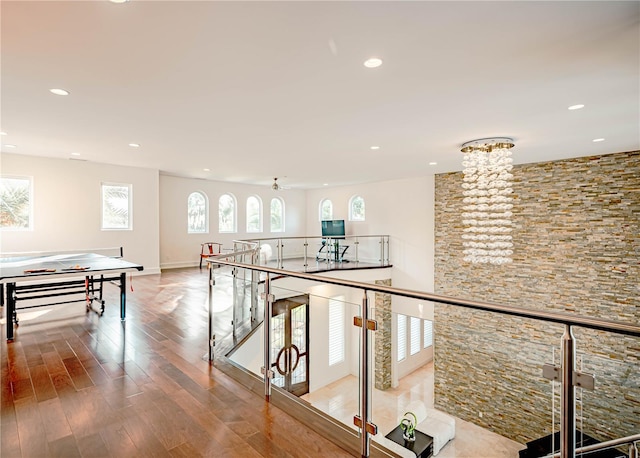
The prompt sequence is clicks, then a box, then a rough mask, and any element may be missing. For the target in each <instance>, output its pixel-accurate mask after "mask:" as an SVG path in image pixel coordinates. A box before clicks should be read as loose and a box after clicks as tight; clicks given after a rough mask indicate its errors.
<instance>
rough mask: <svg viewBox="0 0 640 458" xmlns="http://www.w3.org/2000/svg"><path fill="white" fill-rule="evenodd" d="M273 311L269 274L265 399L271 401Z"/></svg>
mask: <svg viewBox="0 0 640 458" xmlns="http://www.w3.org/2000/svg"><path fill="white" fill-rule="evenodd" d="M272 310H273V295H272V294H271V277H270V276H269V273H268V272H267V276H266V278H265V281H264V325H263V326H264V367H263V368H262V373H263V374H264V398H265V399H266V400H267V401H269V400H270V399H271V379H272V378H273V372H272V371H271V312H272Z"/></svg>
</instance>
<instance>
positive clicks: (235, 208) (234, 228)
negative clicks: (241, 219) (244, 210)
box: [218, 192, 238, 234]
mask: <svg viewBox="0 0 640 458" xmlns="http://www.w3.org/2000/svg"><path fill="white" fill-rule="evenodd" d="M223 196H229V197H231V200H232V201H233V220H232V222H231V223H232V224H231V225H232V228H231V230H229V231H226V230H225V231H223V230H220V199H222V197H223ZM237 232H238V199H236V196H234V195H233V194H231V193H230V192H225V193H222V194H221V195H220V197H218V233H220V234H235V233H237Z"/></svg>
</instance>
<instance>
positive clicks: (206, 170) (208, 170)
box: [202, 169, 211, 172]
mask: <svg viewBox="0 0 640 458" xmlns="http://www.w3.org/2000/svg"><path fill="white" fill-rule="evenodd" d="M202 170H203V171H204V172H210V171H211V170H210V169H202Z"/></svg>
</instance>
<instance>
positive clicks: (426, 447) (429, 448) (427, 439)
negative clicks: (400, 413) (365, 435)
mask: <svg viewBox="0 0 640 458" xmlns="http://www.w3.org/2000/svg"><path fill="white" fill-rule="evenodd" d="M415 434H416V440H415V441H413V442H407V441H405V440H404V438H403V437H402V428H400V425H398V426H396V427H395V428H394V429H393V430H392V431H391V432H390V433H389V434H387V435H386V436H385V437H386V438H387V439H389V440H391V441H393V442H395V443H396V444H399V445H402V446H403V447H404V448H406V449H408V450H411V451H412V452H413V453H415V454H416V457H417V458H430V457H431V456H432V453H433V438H432V437H431V436H428V435H426V434H425V433H423V432H421V431H418V430H415Z"/></svg>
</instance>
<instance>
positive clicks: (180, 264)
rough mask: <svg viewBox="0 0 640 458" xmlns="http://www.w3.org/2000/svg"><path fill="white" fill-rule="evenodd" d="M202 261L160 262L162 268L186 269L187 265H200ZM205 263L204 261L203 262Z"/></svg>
mask: <svg viewBox="0 0 640 458" xmlns="http://www.w3.org/2000/svg"><path fill="white" fill-rule="evenodd" d="M199 265H200V261H178V262H167V263H164V264H160V270H164V269H184V268H185V267H198V266H199ZM203 265H204V263H203Z"/></svg>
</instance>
